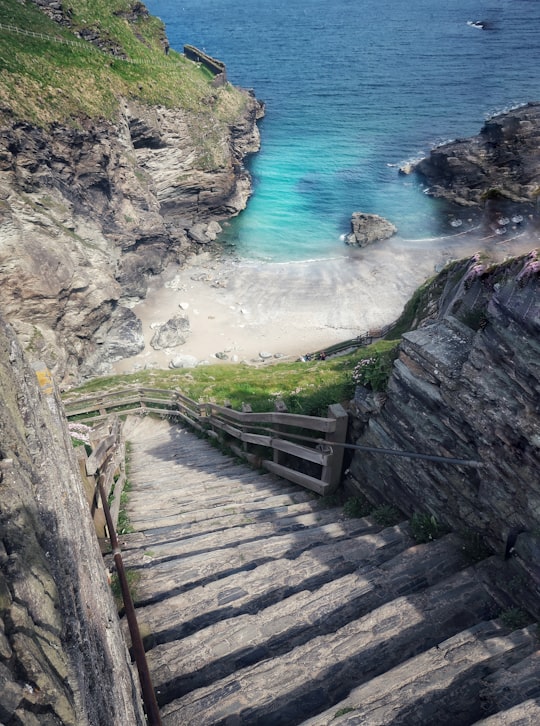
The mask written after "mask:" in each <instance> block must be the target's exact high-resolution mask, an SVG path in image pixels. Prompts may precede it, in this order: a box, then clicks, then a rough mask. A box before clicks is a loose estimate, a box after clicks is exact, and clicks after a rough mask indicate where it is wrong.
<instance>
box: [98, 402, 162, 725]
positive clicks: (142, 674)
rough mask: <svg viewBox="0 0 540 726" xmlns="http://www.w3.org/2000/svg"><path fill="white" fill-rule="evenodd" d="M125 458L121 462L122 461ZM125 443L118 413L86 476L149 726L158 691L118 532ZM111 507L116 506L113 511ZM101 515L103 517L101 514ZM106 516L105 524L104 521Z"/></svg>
mask: <svg viewBox="0 0 540 726" xmlns="http://www.w3.org/2000/svg"><path fill="white" fill-rule="evenodd" d="M120 459H122V461H120ZM124 459H125V446H124V442H123V437H122V422H121V421H120V419H119V418H118V417H117V416H112V417H111V418H110V422H109V426H107V427H106V428H105V429H104V430H101V437H100V438H97V439H96V440H95V441H93V451H92V453H91V454H90V456H88V457H86V460H85V469H86V475H87V477H88V478H90V479H91V480H92V481H94V480H95V479H96V478H97V482H96V483H95V486H93V490H92V491H88V490H87V493H88V495H89V504H90V511H91V514H92V517H93V518H94V524H95V527H96V532H97V534H98V537H100V538H104V537H107V538H108V539H109V540H110V543H111V550H112V555H113V559H114V564H115V567H116V572H117V575H118V582H119V584H120V590H121V593H122V600H123V603H124V611H125V615H126V620H127V624H128V628H129V634H130V638H131V645H132V653H133V659H134V661H135V664H136V666H137V672H138V674H139V683H140V686H141V695H142V701H143V706H144V710H145V713H146V718H147V722H148V724H149V726H161V716H160V713H159V708H158V705H157V700H156V694H155V691H154V687H153V685H152V680H151V677H150V671H149V669H148V663H147V660H146V655H145V651H144V645H143V642H142V638H141V634H140V630H139V625H138V623H137V617H136V615H135V606H134V604H133V598H132V597H131V592H130V589H129V583H128V579H127V576H126V570H125V567H124V562H123V560H122V552H121V549H120V544H119V541H118V536H117V534H116V521H117V519H118V510H119V506H120V494H121V489H122V484H123V478H122V480H120V479H118V480H116V482H115V481H114V478H115V473H116V472H117V471H118V470H119V469H122V470H123V471H122V477H124V471H125V466H123V465H124V464H125V461H124ZM113 482H114V485H115V494H116V497H115V499H114V500H113V503H112V507H109V496H110V493H111V489H112V486H113ZM98 497H99V500H100V501H101V506H102V509H100V510H99V511H98V509H97V505H98ZM111 508H112V509H114V511H113V512H111ZM98 514H99V515H101V516H98ZM103 515H104V518H105V523H106V527H104V523H103V520H102V516H103Z"/></svg>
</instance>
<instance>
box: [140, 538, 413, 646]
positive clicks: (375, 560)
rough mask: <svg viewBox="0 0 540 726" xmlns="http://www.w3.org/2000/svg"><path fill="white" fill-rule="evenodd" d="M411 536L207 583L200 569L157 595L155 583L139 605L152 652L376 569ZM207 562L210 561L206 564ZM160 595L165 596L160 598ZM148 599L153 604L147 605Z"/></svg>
mask: <svg viewBox="0 0 540 726" xmlns="http://www.w3.org/2000/svg"><path fill="white" fill-rule="evenodd" d="M410 544H411V539H410V536H409V534H408V532H407V531H406V530H404V529H401V528H399V527H391V528H387V529H385V530H383V531H381V532H377V533H372V534H366V535H364V536H359V537H356V538H352V539H350V540H345V541H340V542H336V543H333V544H326V545H322V546H320V547H315V548H312V549H310V550H308V551H305V552H301V553H300V554H299V555H298V556H297V557H296V558H294V559H279V560H272V561H269V562H266V563H264V564H261V565H259V566H258V567H255V568H254V569H251V570H246V569H242V568H241V567H240V568H238V570H237V571H235V570H234V569H232V571H227V569H226V568H227V567H228V565H227V563H225V565H224V566H223V565H222V572H221V573H220V575H221V576H220V577H217V575H216V576H215V577H214V580H212V579H210V578H206V579H202V578H201V573H200V572H199V571H198V570H197V569H193V570H191V571H189V572H188V571H186V572H180V573H177V574H176V579H175V577H174V574H173V575H172V576H171V581H170V582H169V583H166V582H164V583H163V584H162V585H161V586H160V588H159V590H156V588H155V586H154V585H153V584H152V582H150V583H148V585H147V590H146V592H145V593H143V594H142V604H141V599H138V602H139V604H140V606H139V607H137V617H138V619H139V621H140V623H141V625H142V627H143V629H144V632H146V633H152V636H151V638H148V639H147V643H148V646H149V647H150V646H155V645H158V644H160V643H165V642H170V641H172V640H175V639H177V638H183V637H185V636H187V635H189V634H191V633H193V632H195V631H197V630H199V629H200V628H203V627H207V626H208V625H211V624H213V623H216V622H218V621H219V620H222V619H226V618H231V617H236V616H238V615H241V614H243V613H255V612H257V611H259V610H261V609H263V608H265V607H268V606H270V605H273V604H275V603H277V602H280V601H282V600H283V599H284V598H286V597H290V596H291V595H294V594H295V593H298V592H301V591H303V590H314V589H316V588H318V587H321V586H322V585H324V584H325V583H327V582H331V581H332V580H333V579H338V578H340V577H343V576H344V575H347V574H350V573H352V572H354V571H355V570H356V569H357V568H358V567H359V566H360V565H363V566H365V567H368V566H374V565H376V564H379V563H381V562H384V561H385V560H387V559H390V558H391V557H393V556H395V555H396V554H398V553H399V552H401V551H402V550H403V549H404V548H406V547H408V546H410ZM203 560H204V558H203ZM156 592H159V593H161V596H160V597H156ZM145 595H147V596H148V598H149V599H150V602H147V603H144V597H145Z"/></svg>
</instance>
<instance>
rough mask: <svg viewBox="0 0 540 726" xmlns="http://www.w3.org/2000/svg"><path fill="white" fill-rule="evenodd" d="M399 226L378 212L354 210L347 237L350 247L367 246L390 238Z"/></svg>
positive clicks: (346, 240)
mask: <svg viewBox="0 0 540 726" xmlns="http://www.w3.org/2000/svg"><path fill="white" fill-rule="evenodd" d="M396 232H397V228H396V227H395V226H394V225H393V224H392V223H391V222H389V221H388V220H387V219H384V217H379V215H378V214H366V213H365V212H354V213H353V215H352V218H351V232H350V233H349V234H348V235H347V236H346V237H345V242H346V243H347V244H348V245H349V246H350V247H365V246H366V245H370V244H373V242H378V241H380V240H385V239H388V238H389V237H392V235H394V234H395V233H396Z"/></svg>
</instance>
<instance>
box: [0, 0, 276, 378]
mask: <svg viewBox="0 0 540 726" xmlns="http://www.w3.org/2000/svg"><path fill="white" fill-rule="evenodd" d="M35 4H36V5H38V7H39V8H40V9H41V10H42V11H43V12H45V13H46V14H47V15H48V16H49V18H50V19H52V20H54V21H55V22H57V23H58V24H59V25H61V26H63V27H69V28H70V29H71V30H72V31H73V32H74V33H75V34H77V35H78V36H79V37H80V38H81V39H83V40H85V41H87V42H90V43H92V44H94V45H95V46H96V47H97V48H98V50H99V51H100V52H101V53H102V55H103V57H102V58H101V61H100V62H102V63H103V64H109V63H111V62H112V61H111V60H110V58H121V57H124V56H125V55H126V53H125V50H122V49H121V48H116V47H112V46H111V42H113V41H111V40H110V39H109V38H108V36H107V32H106V31H103V29H101V30H100V26H99V25H95V26H94V25H88V26H85V25H84V23H83V24H81V22H82V21H81V18H80V15H79V16H78V21H77V22H75V21H76V20H77V18H75V15H76V12H75V11H76V10H77V8H75V10H74V11H73V12H72V10H69V9H66V8H65V7H64V6H63V4H62V3H58V2H51V1H50V0H36V2H35ZM121 16H122V17H123V18H124V20H125V22H126V23H127V24H128V25H129V26H130V27H131V28H132V31H133V34H134V40H135V42H137V41H139V42H142V43H143V44H144V43H145V42H146V41H145V39H144V38H143V37H142V36H141V33H140V31H139V22H140V21H145V22H148V18H149V14H148V10H147V9H146V8H145V6H144V5H143V4H142V3H140V2H135V3H132V4H131V6H130V8H128V9H127V10H126V12H125V13H123V12H122V13H121ZM155 26H156V31H155V33H156V38H157V42H158V43H161V45H162V46H163V47H164V48H165V47H168V43H167V42H166V36H165V33H164V29H161V30H160V28H159V23H156V24H155ZM160 33H161V35H162V36H163V37H161V35H160ZM105 36H107V37H105ZM114 43H118V40H115V41H114V42H113V45H114ZM81 73H85V71H84V70H81ZM87 73H88V74H89V75H90V74H91V70H90V69H88V71H87ZM177 82H178V79H176V80H175V83H177ZM1 90H2V91H3V92H4V93H3V98H5V99H7V101H6V103H4V104H3V106H2V109H0V224H1V227H2V234H1V236H0V310H2V312H3V314H4V315H5V317H6V318H7V319H8V320H9V321H10V322H11V324H12V325H13V326H14V328H15V329H16V331H17V333H18V335H19V336H20V339H21V340H22V342H23V343H24V345H25V347H27V348H28V349H29V350H30V351H31V352H32V354H33V355H36V356H38V357H40V358H41V359H43V360H44V361H46V363H47V364H48V365H49V367H50V368H51V369H52V370H53V371H54V372H55V374H56V375H57V376H58V378H59V380H61V381H62V386H63V387H67V386H69V385H70V384H72V383H74V382H77V381H80V380H81V379H85V378H88V377H92V376H95V375H99V374H102V373H105V372H107V370H108V369H109V368H110V364H111V363H112V362H113V361H115V360H117V359H119V358H122V357H126V356H130V355H134V354H136V353H137V352H139V351H140V350H141V349H142V347H143V338H142V334H141V324H140V322H139V321H138V319H137V318H136V316H135V315H134V313H133V312H132V311H131V307H132V306H133V303H134V302H136V301H137V300H140V299H141V298H144V297H145V295H146V290H147V282H148V278H149V277H150V276H152V275H156V274H159V273H160V272H161V271H162V270H163V269H164V267H165V266H166V265H167V264H168V263H170V262H182V261H183V260H184V259H185V257H186V256H187V255H189V254H191V253H193V252H197V251H198V250H199V249H200V248H201V245H205V246H207V245H208V244H209V243H211V242H212V241H213V240H215V239H216V236H217V234H218V233H219V231H220V230H221V228H220V226H219V221H221V220H224V219H227V218H229V217H231V216H234V215H236V214H238V213H239V212H240V211H241V210H242V209H243V208H244V207H245V205H246V202H247V199H248V197H249V195H250V193H251V180H250V177H249V174H248V172H247V171H246V169H245V168H244V166H243V160H244V159H245V157H246V155H247V154H250V153H253V152H255V151H257V150H258V148H259V132H258V129H257V120H258V119H259V118H260V117H261V116H262V114H263V108H262V104H261V103H260V102H258V101H257V100H256V99H255V97H254V96H253V94H252V93H251V92H248V91H242V90H240V89H234V88H232V87H231V86H227V87H224V88H219V89H216V88H213V87H212V86H211V84H208V89H207V95H203V96H201V97H200V98H199V97H197V99H198V100H197V101H196V102H195V101H193V99H191V100H188V101H187V102H186V103H184V105H183V106H182V107H179V106H172V107H171V102H169V104H168V106H167V107H165V105H164V106H159V105H149V102H147V103H143V102H142V101H140V100H137V98H135V96H136V95H137V94H136V92H134V91H133V89H132V90H131V91H130V93H131V94H132V95H131V96H130V98H129V99H128V98H126V97H119V98H115V103H116V102H118V104H119V105H118V109H117V110H116V111H114V112H111V111H110V110H109V113H108V115H107V114H106V113H104V114H103V116H104V117H103V118H99V117H97V115H96V116H95V117H93V118H90V117H88V116H87V115H85V114H84V113H83V112H81V114H80V115H79V116H78V117H77V118H73V119H69V120H66V121H62V122H59V121H57V122H56V123H49V122H47V123H49V125H48V126H47V125H46V122H42V123H41V125H40V124H38V123H34V124H32V123H30V122H28V121H23V120H21V118H23V117H21V116H20V114H19V116H17V114H10V109H9V107H8V105H7V102H8V101H9V98H10V91H9V87H8V86H6V88H2V89H1ZM57 90H58V89H57ZM118 93H120V91H119V92H118ZM189 93H190V91H189V88H188V89H187V90H186V95H187V96H189ZM204 93H206V91H204ZM175 103H180V101H177V102H175ZM61 110H62V109H61V104H60V109H59V111H58V113H61ZM53 111H54V109H53ZM225 118H227V121H225V120H224V119H225ZM17 119H18V120H17Z"/></svg>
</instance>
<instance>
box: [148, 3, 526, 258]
mask: <svg viewBox="0 0 540 726" xmlns="http://www.w3.org/2000/svg"><path fill="white" fill-rule="evenodd" d="M145 2H146V5H147V6H148V8H149V10H150V11H151V12H152V13H153V14H154V15H158V16H159V17H161V19H162V20H163V21H164V22H165V24H166V27H167V33H168V36H169V40H170V43H171V46H172V47H173V48H174V49H176V50H178V51H180V52H181V51H182V47H183V45H184V43H190V44H193V45H196V46H198V47H200V48H202V49H204V50H205V51H206V52H207V53H209V54H210V55H212V56H214V57H216V58H219V59H220V60H222V61H223V62H225V63H226V65H227V70H228V77H229V80H230V81H231V82H232V83H234V84H236V85H240V86H244V87H246V88H253V89H254V91H255V94H256V96H257V97H258V98H260V99H262V100H263V101H264V102H265V103H266V117H265V119H264V120H263V121H262V122H261V125H260V129H261V134H262V148H261V151H260V153H259V154H257V155H255V156H253V157H252V158H251V159H250V160H249V161H248V166H249V169H250V171H251V173H252V175H253V179H254V194H253V197H252V198H251V200H250V202H249V204H248V208H247V210H246V211H245V212H243V213H242V214H241V215H240V216H239V217H238V218H236V219H235V220H234V221H233V222H232V223H231V225H230V226H229V227H228V228H227V229H226V231H225V234H224V238H225V239H226V240H228V241H229V242H231V243H232V244H234V248H235V251H236V252H237V253H238V254H239V255H240V256H242V257H248V258H256V259H265V260H278V261H288V260H306V259H317V258H324V257H333V256H336V255H340V254H343V253H344V247H345V246H344V243H343V242H342V240H341V239H340V236H341V235H343V234H344V233H346V232H348V231H349V228H350V224H349V220H350V216H351V213H352V212H353V211H364V212H371V213H376V214H381V215H383V216H384V217H387V218H388V219H390V220H391V221H392V222H394V224H396V226H397V227H398V230H399V235H400V236H401V237H403V238H405V239H406V238H411V239H419V238H425V237H429V236H432V235H434V234H439V233H440V225H439V223H438V221H437V205H436V202H434V201H433V200H430V199H429V198H428V197H426V195H425V194H423V192H422V189H421V187H420V186H419V185H418V183H417V182H416V181H415V180H414V179H413V178H410V177H403V176H400V175H398V173H397V172H398V168H399V166H400V165H401V164H403V163H404V162H405V161H407V160H411V159H416V158H419V157H421V156H423V155H425V154H426V153H427V152H428V151H429V149H430V148H431V147H433V146H434V145H436V144H438V143H441V142H443V141H446V140H449V139H451V138H456V137H461V136H468V135H472V134H476V133H478V131H479V130H480V128H481V126H482V123H483V121H484V120H485V118H486V117H488V116H490V115H493V114H494V113H497V112H500V111H503V110H505V109H508V108H510V107H513V106H516V105H520V104H522V103H525V102H527V101H530V100H540V73H538V60H539V58H540V52H539V51H540V0H447V1H446V2H442V1H440V0H439V1H437V0H407V1H406V2H405V1H404V0H385V1H384V2H381V0H331V1H330V2H329V0H145ZM475 20H482V21H486V22H487V23H489V29H485V30H481V29H478V28H475V27H472V26H471V25H468V24H467V21H475Z"/></svg>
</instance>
